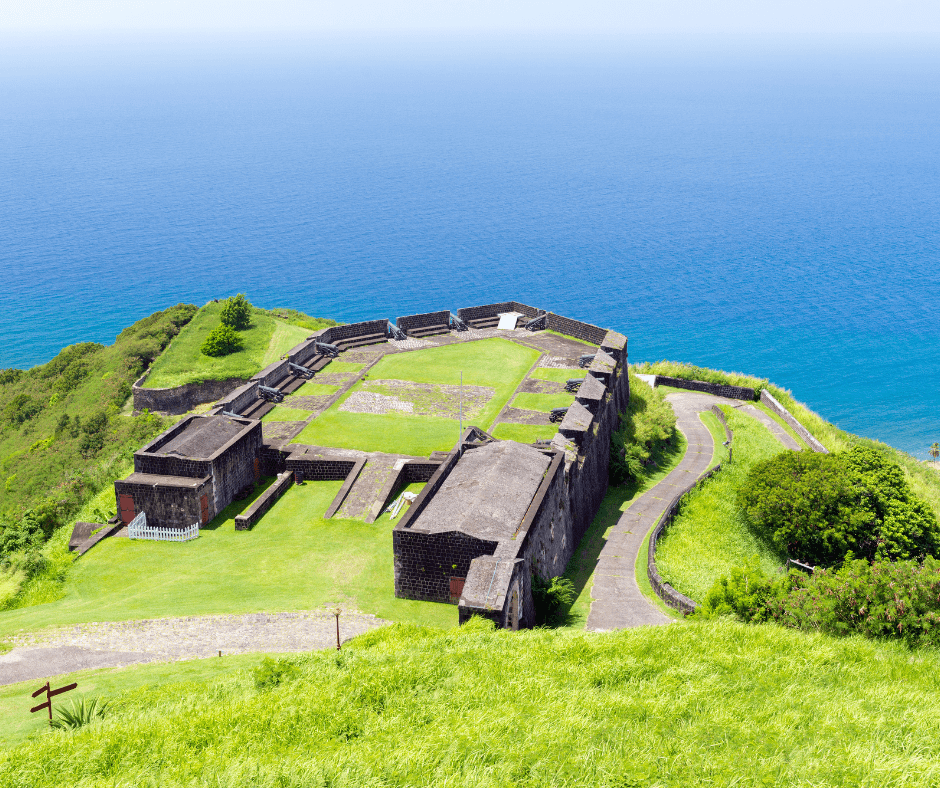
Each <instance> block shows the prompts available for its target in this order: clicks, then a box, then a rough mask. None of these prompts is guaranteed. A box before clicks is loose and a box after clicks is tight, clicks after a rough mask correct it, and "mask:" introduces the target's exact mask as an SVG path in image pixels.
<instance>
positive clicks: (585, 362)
mask: <svg viewBox="0 0 940 788" xmlns="http://www.w3.org/2000/svg"><path fill="white" fill-rule="evenodd" d="M595 355H596V354H594V353H585V354H584V355H583V356H580V357H579V358H578V366H579V367H589V366H591V362H592V361H593V360H594V356H595Z"/></svg>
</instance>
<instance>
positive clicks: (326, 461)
mask: <svg viewBox="0 0 940 788" xmlns="http://www.w3.org/2000/svg"><path fill="white" fill-rule="evenodd" d="M356 462H357V461H356V460H354V459H350V458H348V457H308V456H305V455H303V454H299V455H298V454H292V455H290V456H289V457H288V458H287V460H286V461H285V463H284V465H285V468H286V470H288V471H290V472H291V473H292V474H294V475H295V477H297V478H299V479H300V480H301V481H311V482H323V481H334V482H335V481H341V480H343V481H345V479H346V477H347V476H349V472H350V471H351V470H352V469H353V468H354V467H355V465H356Z"/></svg>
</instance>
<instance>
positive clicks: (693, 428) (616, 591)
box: [586, 392, 800, 632]
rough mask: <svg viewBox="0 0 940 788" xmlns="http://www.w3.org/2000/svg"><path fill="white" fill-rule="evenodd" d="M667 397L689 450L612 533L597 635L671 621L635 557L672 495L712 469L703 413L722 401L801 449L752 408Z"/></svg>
mask: <svg viewBox="0 0 940 788" xmlns="http://www.w3.org/2000/svg"><path fill="white" fill-rule="evenodd" d="M666 399H667V400H668V401H669V403H670V404H671V405H672V407H673V410H674V411H675V413H676V426H678V428H679V430H680V431H681V432H682V434H683V435H685V438H686V440H687V441H688V448H687V449H686V453H685V457H683V459H682V462H680V463H679V465H678V467H677V468H676V469H675V470H674V471H672V472H671V473H670V474H669V475H668V476H667V477H666V478H665V479H663V480H662V481H661V482H659V484H657V485H656V486H655V487H653V488H652V489H650V490H647V491H646V492H645V493H643V495H641V496H640V497H639V498H637V499H636V500H635V501H634V502H633V503H632V504H631V505H630V508H629V509H627V511H625V512H624V513H623V515H622V516H621V517H620V519H619V520H618V521H617V524H616V525H615V526H614V527H613V528H612V529H611V531H610V533H609V534H608V536H607V541H606V543H605V544H604V547H603V548H602V549H601V553H600V556H599V557H598V561H597V568H596V569H595V570H594V586H593V587H592V588H591V611H590V613H589V614H588V619H587V625H586V628H587V629H589V630H593V631H595V632H603V631H605V630H609V629H625V628H627V627H638V626H642V625H644V624H668V623H670V622H671V621H672V619H670V618H669V617H668V616H666V615H665V614H664V613H662V612H661V611H660V610H659V608H657V607H656V606H655V605H654V604H653V603H652V602H650V601H649V600H648V599H647V598H646V597H645V596H644V595H643V593H642V592H641V591H640V587H639V586H638V585H637V582H636V559H637V555H638V553H639V551H640V547H641V545H642V544H643V540H644V539H645V538H646V535H647V534H648V533H649V532H650V530H651V529H652V528H653V526H654V525H655V524H656V522H657V521H658V520H659V518H660V515H662V513H663V512H664V511H665V510H666V507H667V506H668V505H669V502H670V501H671V500H672V498H673V496H675V495H676V494H677V493H678V492H680V491H682V490H683V489H685V488H686V487H688V486H689V485H690V484H691V483H692V482H694V481H695V480H696V479H698V477H699V476H701V475H702V473H704V472H705V471H706V470H708V467H709V465H710V463H711V459H712V450H713V448H714V444H713V442H712V436H711V433H710V432H709V431H708V428H707V427H706V426H705V425H704V424H702V422H701V420H700V419H699V413H701V412H702V411H706V410H710V409H711V407H712V405H716V404H719V403H721V404H725V405H731V406H732V407H734V408H738V409H740V410H742V411H743V412H745V413H747V415H749V416H752V417H753V418H756V419H757V420H758V421H760V422H761V423H762V424H763V425H764V426H765V427H767V428H768V429H769V430H770V432H771V434H772V435H773V436H774V437H775V438H777V440H779V441H780V442H781V443H782V444H783V445H784V446H786V448H788V449H795V450H799V448H800V447H799V445H798V444H797V443H796V441H794V440H793V438H792V437H790V435H789V434H788V433H787V432H786V431H785V430H784V429H783V428H782V427H781V426H780V425H779V424H778V423H777V422H776V421H774V420H773V419H772V418H770V417H769V416H768V415H767V414H766V413H764V412H763V411H762V410H759V409H758V408H755V407H754V406H753V405H750V404H745V403H743V402H741V401H739V400H731V399H725V398H723V397H714V396H712V395H710V394H698V393H695V392H689V393H688V394H686V393H683V394H675V393H673V394H669V395H667V397H666Z"/></svg>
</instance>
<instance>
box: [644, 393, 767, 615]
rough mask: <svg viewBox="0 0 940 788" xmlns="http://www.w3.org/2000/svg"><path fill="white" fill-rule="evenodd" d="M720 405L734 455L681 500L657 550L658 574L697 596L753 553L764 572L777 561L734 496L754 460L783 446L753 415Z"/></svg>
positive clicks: (696, 597) (680, 589) (706, 590)
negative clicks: (749, 524) (731, 435)
mask: <svg viewBox="0 0 940 788" xmlns="http://www.w3.org/2000/svg"><path fill="white" fill-rule="evenodd" d="M722 410H723V411H724V412H725V414H726V416H727V418H728V424H729V426H730V427H731V429H732V431H733V432H734V443H733V446H732V449H733V452H732V454H733V459H732V461H731V462H726V463H724V464H723V466H722V469H721V471H720V472H719V473H718V474H716V475H715V476H713V477H712V478H711V479H709V480H708V481H707V482H705V483H704V484H703V485H702V486H701V487H699V488H698V489H697V490H696V491H695V492H693V493H692V494H691V495H690V496H689V497H688V498H687V499H686V500H685V502H684V504H683V507H682V510H681V512H680V514H679V516H678V517H676V519H675V520H673V522H672V524H671V525H670V526H669V528H668V529H667V530H666V533H665V534H664V536H663V537H662V539H661V540H660V542H659V545H658V547H657V550H656V565H657V567H658V569H659V573H660V575H661V576H662V577H663V579H664V580H665V581H666V582H668V583H669V584H670V585H671V586H672V587H673V588H675V589H676V590H678V591H681V592H682V593H683V594H686V595H687V596H689V597H691V598H692V599H694V600H696V601H701V600H702V599H703V598H704V596H705V594H706V593H707V592H708V590H709V589H710V588H711V587H712V585H713V584H714V582H715V580H717V579H718V578H719V577H720V576H721V575H727V574H728V572H729V571H730V569H731V568H732V567H734V566H742V565H743V564H744V563H745V562H746V561H748V560H750V559H751V558H752V557H755V556H756V557H757V559H758V560H759V562H760V565H761V568H762V569H763V570H764V571H765V572H767V573H768V574H771V573H773V572H775V571H777V570H778V567H779V566H780V564H781V558H780V556H779V555H778V554H777V552H776V551H775V550H774V549H773V548H772V547H771V546H770V545H768V544H766V543H765V542H763V541H762V540H759V539H757V538H756V537H755V536H754V535H753V533H752V532H751V530H750V529H749V528H748V527H747V523H746V522H745V520H744V518H743V516H742V515H741V512H740V511H739V509H738V506H737V503H736V500H735V495H736V493H737V489H738V487H739V486H740V484H741V483H742V481H743V480H744V478H745V477H746V476H747V474H748V472H749V471H750V469H751V467H752V466H753V465H754V463H756V462H760V461H761V460H764V459H768V458H770V457H773V456H774V455H776V454H779V453H780V452H781V451H784V449H783V446H782V445H781V444H780V443H779V442H778V441H777V440H776V439H775V438H774V437H773V436H772V435H771V434H770V432H769V431H768V430H767V428H766V427H764V426H763V425H762V424H761V423H760V422H758V421H757V420H756V419H753V418H751V417H749V416H746V415H743V414H741V413H738V412H737V411H736V410H734V409H733V408H729V407H727V406H722ZM713 418H714V417H713ZM715 421H716V422H717V419H715Z"/></svg>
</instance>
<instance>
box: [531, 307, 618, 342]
mask: <svg viewBox="0 0 940 788" xmlns="http://www.w3.org/2000/svg"><path fill="white" fill-rule="evenodd" d="M546 327H547V328H548V330H549V331H557V332H558V333H559V334H564V335H565V336H569V337H574V338H575V339H581V340H584V341H585V342H590V343H591V344H592V345H600V344H601V342H603V341H604V337H605V336H606V335H607V329H606V328H598V327H597V326H592V325H591V324H590V323H582V322H581V321H580V320H572V319H571V318H570V317H563V316H562V315H556V314H555V313H554V312H549V313H548V317H547V322H546Z"/></svg>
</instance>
